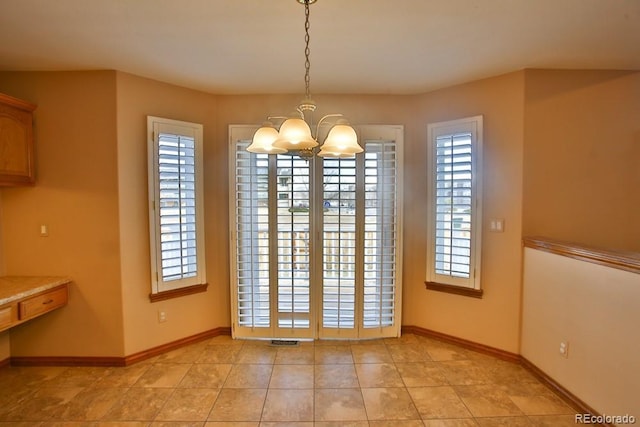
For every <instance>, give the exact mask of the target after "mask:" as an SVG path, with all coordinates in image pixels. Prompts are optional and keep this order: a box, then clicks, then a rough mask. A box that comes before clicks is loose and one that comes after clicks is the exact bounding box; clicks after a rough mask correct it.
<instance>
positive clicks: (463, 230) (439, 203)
mask: <svg viewBox="0 0 640 427" xmlns="http://www.w3.org/2000/svg"><path fill="white" fill-rule="evenodd" d="M427 133H428V138H429V151H428V152H429V163H428V164H429V165H430V173H429V187H428V201H429V217H428V236H427V238H428V240H427V242H428V247H427V282H426V284H427V289H433V290H443V291H450V292H453V293H461V294H465V295H471V296H477V297H479V296H481V295H482V291H481V290H480V247H481V217H482V203H481V201H482V197H481V190H482V175H481V173H482V171H481V169H482V116H476V117H471V118H466V119H460V120H454V121H449V122H440V123H433V124H429V125H428V127H427Z"/></svg>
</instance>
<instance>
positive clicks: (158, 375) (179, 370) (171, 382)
mask: <svg viewBox="0 0 640 427" xmlns="http://www.w3.org/2000/svg"><path fill="white" fill-rule="evenodd" d="M189 368H191V365H188V364H185V363H156V364H154V365H152V366H151V367H150V368H149V369H148V370H147V371H145V373H144V374H143V375H142V376H141V377H140V378H139V379H138V381H136V383H135V384H134V387H175V386H176V385H178V384H179V383H180V381H182V378H183V377H184V376H185V374H186V373H187V371H188V370H189Z"/></svg>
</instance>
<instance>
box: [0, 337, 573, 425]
mask: <svg viewBox="0 0 640 427" xmlns="http://www.w3.org/2000/svg"><path fill="white" fill-rule="evenodd" d="M574 413H575V411H574V410H573V409H571V408H570V407H569V406H567V405H566V404H565V403H564V402H563V401H562V400H561V399H560V398H558V397H557V396H556V395H555V394H554V393H553V392H552V391H550V390H549V389H548V388H547V387H545V386H544V385H542V384H541V383H540V382H539V381H537V380H536V378H535V377H533V376H532V375H531V374H530V373H529V372H528V371H526V370H525V369H523V368H522V367H520V366H519V365H516V364H513V363H510V362H505V361H501V360H498V359H495V358H492V357H489V356H486V355H482V354H479V353H476V352H473V351H470V350H466V349H463V348H460V347H457V346H454V345H451V344H447V343H443V342H440V341H437V340H433V339H430V338H425V337H421V336H416V335H411V334H409V335H404V336H403V337H402V338H394V339H384V340H374V341H360V342H344V341H315V342H302V343H300V345H299V346H297V347H274V346H271V345H269V343H268V342H261V341H241V340H232V339H231V338H230V337H228V336H220V337H215V338H212V339H210V340H207V341H204V342H200V343H197V344H193V345H190V346H188V347H184V348H181V349H178V350H175V351H172V352H170V353H166V354H163V355H161V356H158V357H155V358H153V359H150V360H147V361H144V362H140V363H137V364H134V365H132V366H128V367H125V368H114V367H112V368H96V367H4V368H0V426H1V427H4V426H29V427H31V426H207V427H215V426H243V427H244V426H247V427H248V426H261V427H267V426H346V427H349V426H354V427H359V426H372V427H375V426H379V427H382V426H394V427H395V426H399V427H402V426H406V427H411V426H428V427H436V426H438V427H440V426H446V427H449V426H509V427H518V426H553V427H558V426H564V425H566V426H574V425H575V424H574Z"/></svg>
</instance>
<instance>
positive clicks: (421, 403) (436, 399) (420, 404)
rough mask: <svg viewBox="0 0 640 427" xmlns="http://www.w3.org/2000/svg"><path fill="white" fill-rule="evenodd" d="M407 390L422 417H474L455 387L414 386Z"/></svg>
mask: <svg viewBox="0 0 640 427" xmlns="http://www.w3.org/2000/svg"><path fill="white" fill-rule="evenodd" d="M407 390H408V391H409V394H410V395H411V398H412V399H413V403H414V404H415V405H416V409H417V410H418V413H419V414H420V416H421V417H422V419H430V418H472V416H471V413H470V412H469V410H468V409H467V407H466V406H465V405H464V403H463V402H462V400H460V398H459V397H458V395H457V394H456V392H455V390H454V389H453V387H449V386H437V387H412V388H408V389H407Z"/></svg>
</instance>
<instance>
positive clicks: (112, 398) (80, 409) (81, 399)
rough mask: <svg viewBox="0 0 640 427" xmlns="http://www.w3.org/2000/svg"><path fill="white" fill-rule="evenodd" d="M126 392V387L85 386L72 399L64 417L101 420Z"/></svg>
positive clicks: (77, 419)
mask: <svg viewBox="0 0 640 427" xmlns="http://www.w3.org/2000/svg"><path fill="white" fill-rule="evenodd" d="M126 392H127V389H126V388H107V387H88V388H85V389H83V390H82V391H80V393H78V394H77V395H76V396H74V398H73V399H71V401H70V402H69V404H68V405H67V407H66V409H65V411H64V414H63V415H62V418H63V419H65V420H73V421H94V420H99V419H101V418H103V417H104V416H105V414H106V413H107V412H108V411H109V409H111V407H112V406H113V405H114V404H115V403H116V402H117V401H118V400H119V399H120V397H121V396H122V395H123V394H124V393H126Z"/></svg>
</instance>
